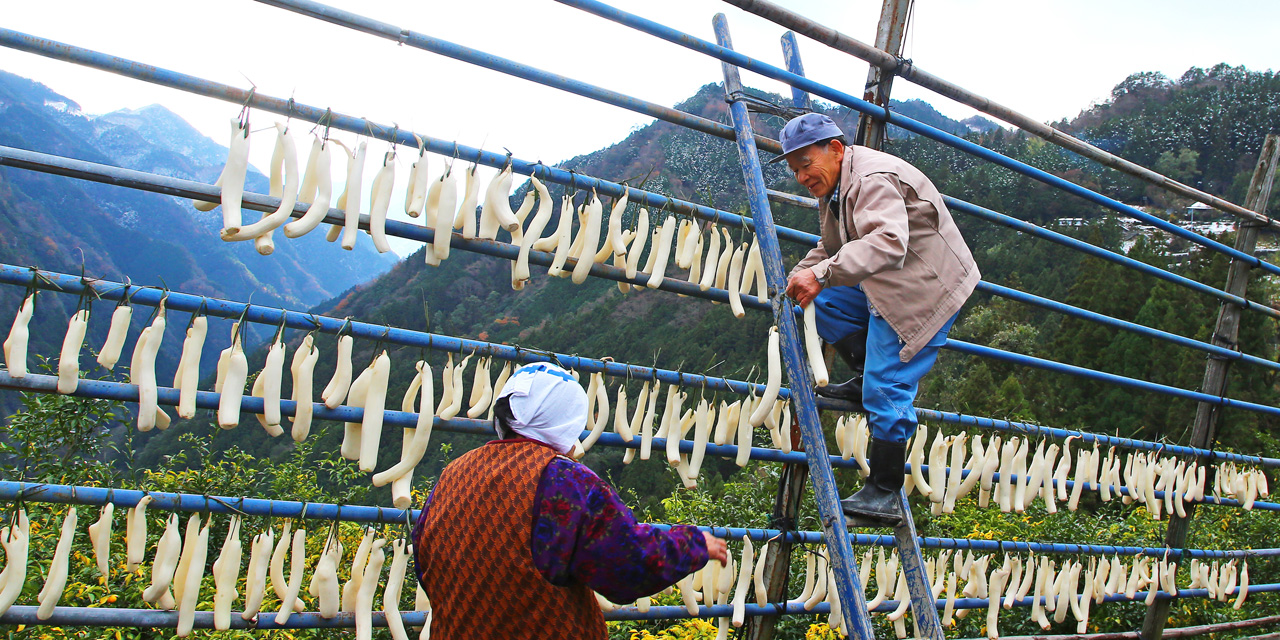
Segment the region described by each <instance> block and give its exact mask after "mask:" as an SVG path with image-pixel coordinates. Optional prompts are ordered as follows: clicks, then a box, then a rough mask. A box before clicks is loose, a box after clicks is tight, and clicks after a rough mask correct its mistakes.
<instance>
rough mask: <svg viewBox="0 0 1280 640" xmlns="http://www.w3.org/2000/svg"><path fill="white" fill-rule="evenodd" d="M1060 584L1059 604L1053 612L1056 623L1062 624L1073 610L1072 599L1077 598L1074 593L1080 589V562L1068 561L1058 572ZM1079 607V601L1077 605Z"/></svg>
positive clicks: (1058, 591) (1058, 592)
mask: <svg viewBox="0 0 1280 640" xmlns="http://www.w3.org/2000/svg"><path fill="white" fill-rule="evenodd" d="M1058 575H1059V576H1060V578H1059V581H1058V582H1059V584H1058V589H1057V594H1056V595H1057V605H1056V608H1055V609H1054V613H1053V622H1054V624H1062V623H1063V622H1066V620H1067V613H1068V612H1070V611H1071V607H1072V601H1073V600H1074V599H1075V598H1074V594H1075V592H1076V591H1077V589H1078V585H1079V582H1080V563H1079V562H1070V561H1068V562H1067V563H1066V564H1065V565H1063V567H1062V572H1061V573H1059V574H1058ZM1075 606H1076V607H1079V604H1078V603H1077V604H1076V605H1075Z"/></svg>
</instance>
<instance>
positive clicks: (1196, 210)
mask: <svg viewBox="0 0 1280 640" xmlns="http://www.w3.org/2000/svg"><path fill="white" fill-rule="evenodd" d="M1219 215H1221V214H1220V213H1219V212H1218V211H1217V210H1216V209H1214V208H1213V207H1211V206H1209V205H1207V204H1205V203H1203V202H1197V203H1195V204H1193V205H1191V206H1189V207H1187V212H1186V216H1187V219H1188V220H1190V221H1191V222H1195V221H1196V218H1197V217H1199V218H1200V219H1201V220H1202V221H1203V220H1207V219H1209V218H1211V217H1216V216H1219Z"/></svg>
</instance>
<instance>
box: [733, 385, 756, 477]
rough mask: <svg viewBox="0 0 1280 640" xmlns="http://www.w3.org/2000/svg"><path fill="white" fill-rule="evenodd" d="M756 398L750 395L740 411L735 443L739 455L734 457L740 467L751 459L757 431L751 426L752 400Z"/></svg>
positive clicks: (735, 462) (744, 465)
mask: <svg viewBox="0 0 1280 640" xmlns="http://www.w3.org/2000/svg"><path fill="white" fill-rule="evenodd" d="M754 398H755V396H754V395H753V396H749V397H748V400H747V401H744V402H743V405H742V408H741V409H740V410H739V411H738V428H737V431H736V433H735V435H736V436H737V438H736V442H735V444H736V445H737V446H738V455H737V456H736V457H735V458H734V464H737V465H738V467H739V468H742V467H746V466H747V462H748V461H749V460H750V459H751V437H752V436H753V435H755V433H754V429H753V428H752V426H751V414H752V412H753V408H752V405H751V404H750V401H751V400H753V399H754Z"/></svg>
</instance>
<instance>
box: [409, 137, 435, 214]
mask: <svg viewBox="0 0 1280 640" xmlns="http://www.w3.org/2000/svg"><path fill="white" fill-rule="evenodd" d="M427 166H428V163H427V150H426V147H418V159H417V160H414V161H413V165H411V166H410V167H409V188H408V189H406V190H405V193H404V212H405V214H406V215H408V216H409V217H410V218H416V217H418V216H420V215H422V207H423V205H425V204H426V202H427V188H428V187H427V185H429V184H430V183H431V175H430V172H429V170H428V169H427Z"/></svg>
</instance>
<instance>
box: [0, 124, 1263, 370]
mask: <svg viewBox="0 0 1280 640" xmlns="http://www.w3.org/2000/svg"><path fill="white" fill-rule="evenodd" d="M0 165H3V166H12V167H16V168H21V169H27V170H32V171H40V172H43V173H50V174H54V175H62V176H68V177H72V178H78V179H82V180H90V181H93V182H99V183H103V184H111V185H115V186H121V187H127V188H132V189H139V190H142V191H148V192H152V193H163V194H166V195H171V196H177V197H182V198H192V199H199V200H207V201H213V202H217V201H218V200H220V199H221V192H220V191H219V190H218V189H217V188H215V187H214V186H213V185H208V184H205V183H203V182H196V181H193V180H183V179H181V178H174V177H170V176H162V175H157V174H151V173H145V172H142V171H134V170H131V169H123V168H120V167H113V166H110V165H103V164H97V163H93V162H85V161H83V160H75V159H72V158H65V157H61V156H55V155H50V154H45V153H39V152H35V151H27V150H24V149H15V148H13V147H5V146H0ZM243 202H244V206H245V208H247V209H253V210H257V211H275V210H276V208H277V207H279V203H280V199H279V198H273V197H270V196H264V195H261V194H256V193H245V194H244V199H243ZM308 206H309V203H298V204H296V205H295V206H294V211H293V213H292V215H293V216H294V217H301V216H302V215H303V214H305V213H306V210H307V207H308ZM325 220H326V221H328V222H331V223H337V224H341V223H342V221H343V212H342V210H341V209H336V208H332V209H330V210H329V213H328V214H327V216H326V217H325ZM360 227H361V228H362V229H366V230H367V229H368V216H367V215H362V216H361V219H360ZM386 232H387V234H388V235H391V236H395V237H399V238H406V239H409V240H417V241H419V242H423V243H430V242H432V241H434V239H435V231H434V230H432V229H429V228H427V227H423V226H419V225H415V224H410V223H406V222H400V221H395V220H391V221H387V222H386ZM450 242H451V244H452V245H454V246H456V247H457V248H458V249H462V250H465V251H470V252H473V253H480V254H483V255H489V256H494V257H498V258H503V259H507V260H511V259H515V258H516V257H517V255H518V253H519V248H518V247H516V246H515V245H512V244H509V243H504V242H498V241H496V240H482V239H466V238H463V237H461V236H458V235H454V236H453V237H452V239H451V240H450ZM553 259H554V254H552V253H548V252H543V251H531V252H529V262H530V263H532V264H537V265H540V266H549V265H550V264H551V262H552V260H553ZM570 264H572V263H570ZM591 275H593V276H595V277H599V278H604V279H607V280H613V281H618V282H630V283H633V284H637V285H641V286H642V285H643V284H644V283H645V282H647V281H648V278H647V277H641V276H639V275H637V277H635V278H627V277H626V272H625V271H624V270H622V269H619V268H617V267H613V266H610V265H605V264H597V265H593V266H592V267H591ZM658 288H659V289H661V290H663V291H671V292H674V293H678V294H681V295H685V296H692V297H697V298H703V299H707V300H712V301H715V302H721V303H724V302H728V300H729V292H728V291H726V290H724V289H716V288H711V289H709V290H707V291H702V290H701V289H700V288H699V287H698V286H697V285H695V284H692V283H689V282H686V281H684V280H681V279H679V278H663V281H662V283H661V284H660V285H659V287H658ZM978 288H979V289H980V290H982V291H985V292H987V293H992V294H994V295H999V296H1002V297H1005V298H1009V299H1013V300H1018V301H1021V302H1026V303H1029V304H1034V305H1037V306H1040V307H1043V308H1046V309H1049V310H1051V311H1057V312H1060V313H1064V314H1067V315H1071V316H1075V317H1077V318H1081V319H1085V320H1090V321H1093V322H1097V323H1100V324H1105V325H1108V326H1113V327H1117V328H1120V329H1125V330H1128V331H1132V332H1134V333H1138V334H1140V335H1144V336H1148V337H1152V338H1157V339H1161V340H1165V341H1167V342H1172V343H1174V344H1178V345H1181V346H1186V347H1190V348H1193V349H1199V350H1201V351H1206V352H1209V353H1212V354H1214V355H1217V356H1220V357H1223V358H1228V359H1232V360H1242V361H1245V362H1249V363H1252V364H1258V365H1262V366H1265V367H1268V368H1272V369H1280V363H1275V362H1272V361H1270V360H1265V359H1263V358H1259V357H1257V356H1253V355H1249V354H1244V353H1241V352H1238V351H1232V350H1230V349H1224V348H1222V347H1218V346H1215V345H1211V344H1208V343H1205V342H1200V341H1198V340H1192V339H1190V338H1184V337H1182V336H1178V335H1176V334H1172V333H1168V332H1164V331H1160V330H1158V329H1152V328H1149V327H1144V326H1142V325H1139V324H1135V323H1132V322H1127V321H1124V320H1119V319H1117V318H1112V317H1110V316H1105V315H1102V314H1099V313H1094V312H1092V311H1088V310H1085V309H1081V308H1079V307H1073V306H1071V305H1067V304H1063V303H1061V302H1056V301H1054V300H1049V299H1048V298H1041V297H1039V296H1035V295H1032V294H1029V293H1024V292H1021V291H1017V290H1015V289H1009V288H1007V287H1003V286H1000V285H997V284H991V283H988V282H980V283H979V284H978ZM740 299H741V300H742V303H743V306H745V307H750V308H752V309H757V310H768V309H769V308H770V307H769V305H768V304H764V303H760V302H759V301H757V300H756V297H755V296H750V295H741V294H740Z"/></svg>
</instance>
